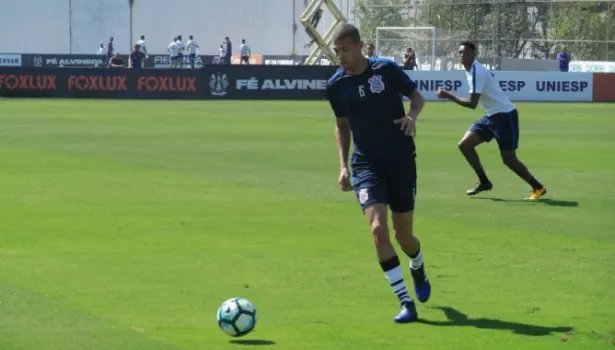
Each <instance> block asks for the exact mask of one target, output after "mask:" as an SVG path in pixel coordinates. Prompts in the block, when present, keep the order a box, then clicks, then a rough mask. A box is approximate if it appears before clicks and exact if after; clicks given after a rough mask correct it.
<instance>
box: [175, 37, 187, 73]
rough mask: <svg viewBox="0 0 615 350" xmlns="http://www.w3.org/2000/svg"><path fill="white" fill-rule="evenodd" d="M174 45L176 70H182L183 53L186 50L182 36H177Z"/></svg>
mask: <svg viewBox="0 0 615 350" xmlns="http://www.w3.org/2000/svg"><path fill="white" fill-rule="evenodd" d="M175 45H176V46H177V63H176V65H177V68H180V69H181V68H184V51H185V50H186V46H185V45H184V42H183V41H182V36H181V35H178V36H177V41H176V42H175Z"/></svg>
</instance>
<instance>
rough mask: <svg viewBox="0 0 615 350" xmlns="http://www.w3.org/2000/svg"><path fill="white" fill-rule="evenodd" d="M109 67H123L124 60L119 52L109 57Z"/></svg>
mask: <svg viewBox="0 0 615 350" xmlns="http://www.w3.org/2000/svg"><path fill="white" fill-rule="evenodd" d="M109 67H111V68H122V67H124V61H123V60H122V57H121V56H120V53H119V52H116V53H115V56H113V58H111V60H109Z"/></svg>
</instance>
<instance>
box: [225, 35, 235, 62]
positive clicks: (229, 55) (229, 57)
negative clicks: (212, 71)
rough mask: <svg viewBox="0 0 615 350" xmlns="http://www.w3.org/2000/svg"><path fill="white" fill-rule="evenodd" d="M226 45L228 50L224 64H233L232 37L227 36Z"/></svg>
mask: <svg viewBox="0 0 615 350" xmlns="http://www.w3.org/2000/svg"><path fill="white" fill-rule="evenodd" d="M224 46H225V50H226V55H225V56H224V62H223V63H224V64H231V57H233V43H232V42H231V39H229V37H228V36H227V37H226V38H224Z"/></svg>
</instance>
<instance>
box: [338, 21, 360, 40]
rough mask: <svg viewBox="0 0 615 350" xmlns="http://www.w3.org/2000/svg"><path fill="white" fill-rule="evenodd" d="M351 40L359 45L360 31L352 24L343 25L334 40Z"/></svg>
mask: <svg viewBox="0 0 615 350" xmlns="http://www.w3.org/2000/svg"><path fill="white" fill-rule="evenodd" d="M345 39H350V40H351V41H352V42H355V43H358V42H359V41H361V34H360V33H359V29H358V28H357V27H355V26H353V25H352V24H348V23H345V24H342V26H341V27H340V29H338V30H337V33H335V36H334V37H333V40H345Z"/></svg>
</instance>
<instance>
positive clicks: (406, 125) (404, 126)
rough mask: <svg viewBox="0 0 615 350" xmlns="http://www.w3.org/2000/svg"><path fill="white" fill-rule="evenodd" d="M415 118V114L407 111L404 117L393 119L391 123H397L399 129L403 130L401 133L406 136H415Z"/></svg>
mask: <svg viewBox="0 0 615 350" xmlns="http://www.w3.org/2000/svg"><path fill="white" fill-rule="evenodd" d="M416 119H417V116H416V115H414V114H412V113H409V114H408V115H407V116H405V117H402V118H399V119H395V120H394V121H393V123H395V124H397V125H399V128H400V129H401V131H403V133H404V134H406V135H407V136H412V137H415V136H416Z"/></svg>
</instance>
